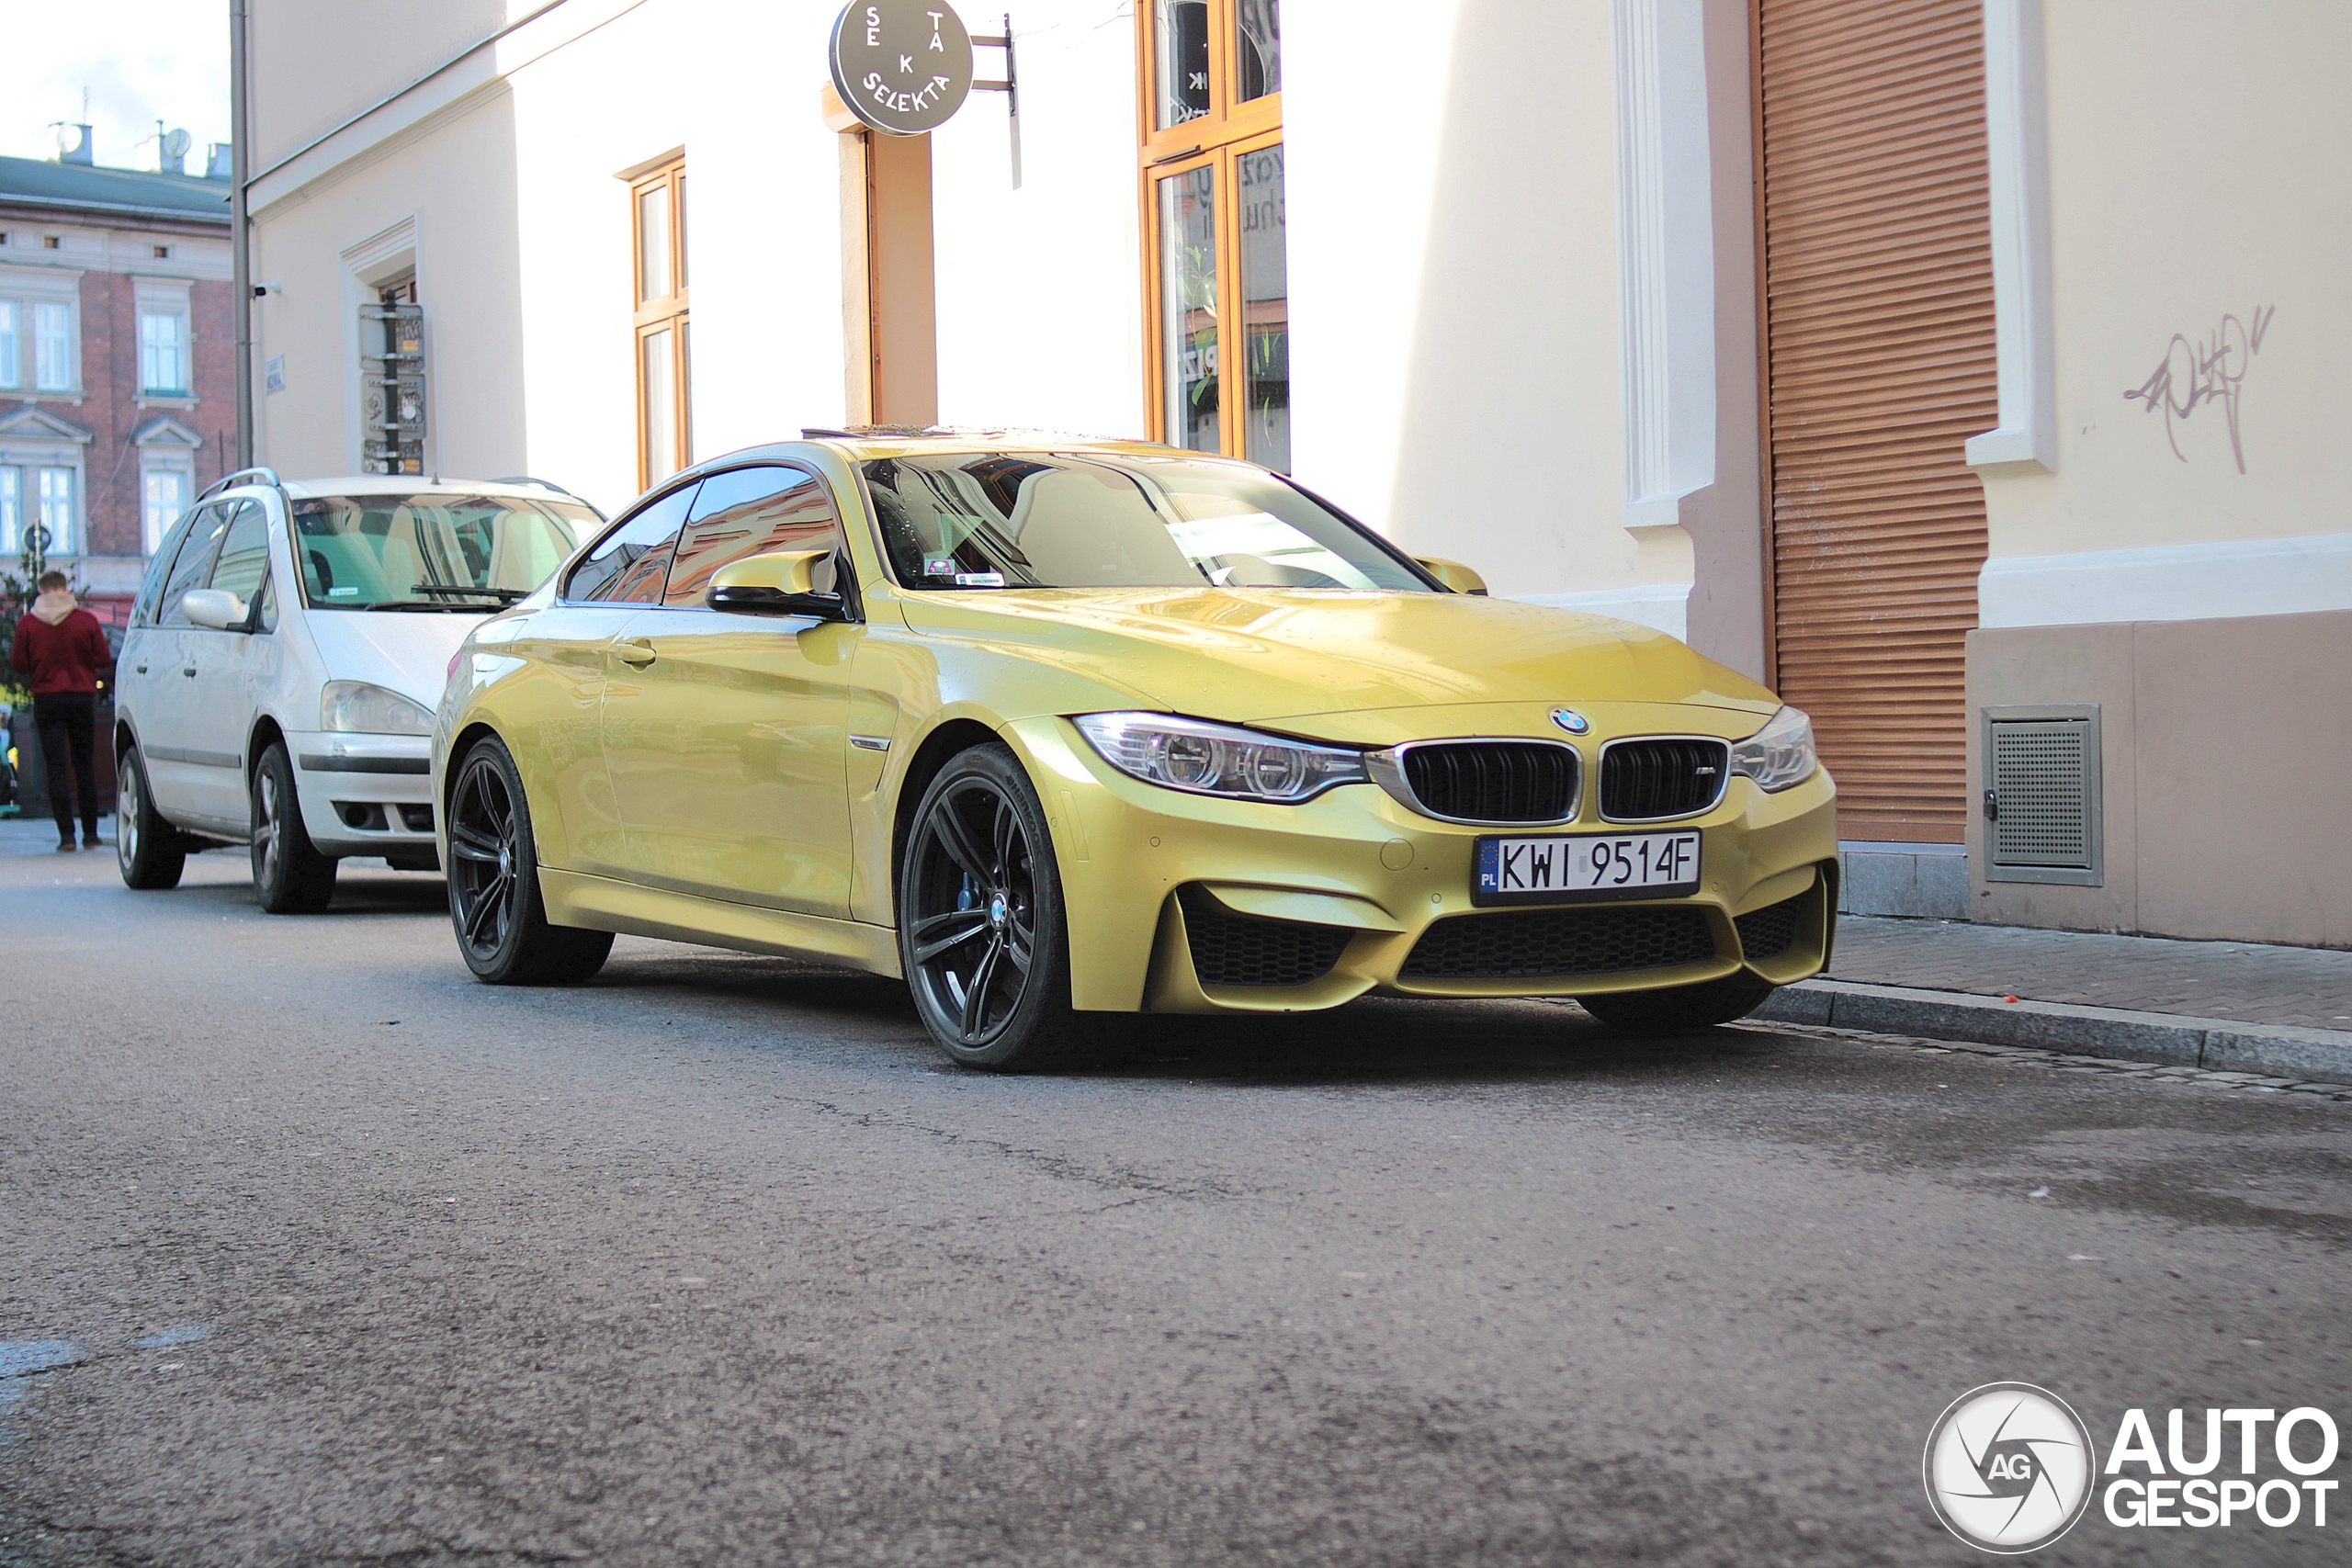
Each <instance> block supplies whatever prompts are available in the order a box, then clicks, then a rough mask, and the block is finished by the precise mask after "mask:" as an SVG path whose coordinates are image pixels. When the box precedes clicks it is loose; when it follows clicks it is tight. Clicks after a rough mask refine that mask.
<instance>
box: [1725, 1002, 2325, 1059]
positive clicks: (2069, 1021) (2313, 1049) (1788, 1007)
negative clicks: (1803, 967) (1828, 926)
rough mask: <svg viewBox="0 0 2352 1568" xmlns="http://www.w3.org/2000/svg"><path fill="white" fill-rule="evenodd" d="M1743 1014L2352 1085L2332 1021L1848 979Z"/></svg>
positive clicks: (1792, 1021) (1844, 1027)
mask: <svg viewBox="0 0 2352 1568" xmlns="http://www.w3.org/2000/svg"><path fill="white" fill-rule="evenodd" d="M1748 1016H1749V1017H1751V1018H1755V1019H1759V1020H1762V1021H1767V1022H1772V1023H1810V1024H1817V1025H1822V1026H1825V1027H1827V1028H1833V1029H1861V1030H1868V1031H1870V1032H1872V1033H1875V1034H1917V1035H1925V1036H1927V1037H1928V1038H1930V1039H1941V1040H1969V1041H1974V1042H1976V1043H1979V1044H1985V1045H2023V1046H2029V1047H2031V1048H2033V1049H2035V1050H2041V1051H2061V1052H2073V1053H2075V1054H2077V1055H2097V1056H2112V1057H2117V1058H2120V1059H2121V1060H2124V1061H2128V1062H2163V1063H2165V1064H2168V1065H2171V1066H2184V1067H2204V1068H2208V1069H2214V1070H2222V1071H2234V1072H2247V1073H2262V1074H2266V1075H2269V1076H2272V1077H2288V1078H2296V1079H2309V1080H2316V1081H2319V1082H2324V1083H2342V1084H2352V1033H2346V1032H2344V1031H2342V1030H2335V1029H2293V1028H2289V1027H2288V1026H2286V1025H2284V1024H2249V1023H2243V1022H2237V1021H2231V1020H2227V1019H2218V1018H2188V1017H2184V1016H2182V1015H2180V1014H2178V1013H2166V1012H2131V1011H2128V1010H2124V1009H2121V1008H2096V1007H2078V1006H2075V1005H2073V1004H2070V1003H2065V1002H2005V1001H2003V1000H2002V999H2001V998H1998V997H1973V996H1970V995H1968V994H1966V993H1965V992H1962V991H1920V990H1913V989H1910V988H1908V987H1903V986H1865V985H1861V984H1860V983H1858V982H1855V981H1851V980H1806V981H1804V982H1802V983H1801V984H1798V985H1794V986H1784V987H1781V989H1780V990H1777V991H1775V992H1773V993H1772V995H1771V996H1770V998H1768V999H1767V1000H1766V1001H1765V1003H1764V1005H1763V1006H1762V1007H1759V1008H1758V1009H1757V1010H1755V1011H1754V1012H1753V1013H1751V1014H1749V1015H1748Z"/></svg>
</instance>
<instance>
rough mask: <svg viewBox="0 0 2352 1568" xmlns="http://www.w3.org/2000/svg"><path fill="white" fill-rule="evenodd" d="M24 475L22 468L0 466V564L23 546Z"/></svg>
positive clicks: (13, 557) (11, 558) (14, 556)
mask: <svg viewBox="0 0 2352 1568" xmlns="http://www.w3.org/2000/svg"><path fill="white" fill-rule="evenodd" d="M24 475H25V471H24V470H23V469H22V468H7V467H0V564H4V563H5V561H6V560H13V559H15V558H16V556H17V552H18V551H20V550H22V549H23V548H24V547H25V535H24V518H25V511H24V507H25V502H24V483H25V477H24Z"/></svg>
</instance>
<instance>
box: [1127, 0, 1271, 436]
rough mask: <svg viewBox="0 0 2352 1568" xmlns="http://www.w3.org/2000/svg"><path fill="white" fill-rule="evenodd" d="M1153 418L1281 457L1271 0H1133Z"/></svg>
mask: <svg viewBox="0 0 2352 1568" xmlns="http://www.w3.org/2000/svg"><path fill="white" fill-rule="evenodd" d="M1136 16H1137V25H1138V26H1139V27H1140V28H1142V32H1143V41H1142V46H1141V47H1142V49H1143V52H1144V59H1145V61H1146V62H1147V66H1146V76H1147V79H1148V81H1149V83H1150V91H1149V92H1148V94H1147V95H1146V98H1145V102H1144V105H1143V114H1144V123H1143V126H1142V169H1143V185H1144V223H1145V227H1146V229H1147V231H1148V233H1149V235H1150V257H1151V261H1150V265H1149V266H1148V268H1147V273H1146V276H1145V279H1144V291H1145V298H1146V302H1147V310H1148V316H1149V319H1150V321H1151V322H1152V332H1151V343H1150V345H1149V350H1148V357H1149V364H1150V375H1151V378H1152V388H1151V405H1152V406H1151V418H1152V424H1153V428H1154V430H1155V432H1156V434H1158V435H1159V438H1160V439H1161V440H1163V441H1166V442H1168V443H1169V444H1170V445H1171V446H1189V447H1192V448H1193V449H1194V450H1196V451H1202V452H1225V453H1229V454H1232V455H1234V456H1238V457H1248V458H1249V459H1250V461H1252V462H1257V463H1263V464H1265V465H1266V466H1267V467H1268V468H1278V469H1284V470H1287V469H1288V468H1289V467H1290V279H1289V270H1288V266H1287V265H1286V262H1285V252H1286V250H1287V245H1286V243H1285V240H1284V234H1285V210H1284V203H1283V98H1282V87H1283V57H1282V13H1281V0H1151V3H1150V4H1149V5H1148V6H1141V5H1139V6H1137V7H1136Z"/></svg>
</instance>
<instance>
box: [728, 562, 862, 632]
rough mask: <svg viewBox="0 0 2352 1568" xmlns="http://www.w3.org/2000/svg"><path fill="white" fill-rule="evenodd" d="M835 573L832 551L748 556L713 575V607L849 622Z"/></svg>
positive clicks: (751, 612)
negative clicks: (834, 587) (836, 586)
mask: <svg viewBox="0 0 2352 1568" xmlns="http://www.w3.org/2000/svg"><path fill="white" fill-rule="evenodd" d="M835 570H836V568H835V566H834V562H833V552H832V551H831V550H774V551H771V552H769V553H768V554H766V555H760V556H745V557H744V558H742V559H741V560H733V561H729V562H728V563H727V564H726V565H725V566H722V567H720V568H719V569H718V570H717V571H716V572H714V573H712V574H711V579H710V590H709V594H708V597H709V600H710V607H711V608H712V609H714V610H734V611H738V612H742V613H748V614H751V615H814V616H816V617H817V619H819V620H820V621H842V620H847V619H848V618H849V608H848V606H847V604H844V603H843V601H842V596H841V595H840V594H839V593H836V592H833V578H834V572H835Z"/></svg>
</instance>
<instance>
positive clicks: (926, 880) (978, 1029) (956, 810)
mask: <svg viewBox="0 0 2352 1568" xmlns="http://www.w3.org/2000/svg"><path fill="white" fill-rule="evenodd" d="M899 962H900V964H901V966H902V967H903V968H904V969H905V971H906V976H907V984H908V985H909V987H911V988H912V989H913V991H914V996H915V1010H916V1011H917V1012H918V1013H920V1014H921V1015H922V1021H923V1025H924V1027H925V1028H927V1029H929V1030H930V1031H931V1034H932V1038H933V1039H934V1040H936V1041H938V1042H939V1043H940V1045H941V1046H942V1047H943V1048H944V1050H945V1051H946V1052H947V1054H948V1055H950V1056H952V1057H954V1058H955V1059H956V1061H957V1062H959V1063H961V1064H963V1065H964V1066H971V1067H985V1068H989V1069H992V1070H995V1071H998V1072H1031V1071H1035V1070H1037V1069H1039V1068H1043V1067H1053V1066H1067V1065H1069V1064H1071V1063H1073V1062H1075V1061H1077V1060H1079V1059H1080V1058H1081V1057H1090V1058H1096V1059H1099V1058H1100V1057H1101V1056H1102V1055H1103V1054H1104V1053H1103V1050H1102V1049H1101V1047H1100V1045H1099V1044H1093V1043H1090V1042H1089V1041H1088V1040H1086V1039H1085V1037H1084V1036H1085V1033H1086V1031H1084V1030H1083V1029H1082V1028H1081V1019H1082V1018H1084V1017H1086V1016H1088V1015H1080V1014H1077V1013H1073V1012H1072V1011H1071V1010H1070V1005H1069V934H1068V932H1067V931H1066V930H1065V928H1064V924H1063V919H1062V896H1061V879H1060V875H1059V873H1058V871H1057V867H1056V865H1055V862H1054V850H1053V840H1052V839H1051V838H1050V837H1049V836H1048V834H1047V831H1046V818H1045V812H1044V810H1043V809H1042V808H1041V807H1039V806H1038V804H1037V793H1036V791H1035V789H1034V788H1033V787H1032V786H1031V784H1030V783H1029V779H1028V775H1027V773H1025V772H1023V769H1022V766H1021V763H1020V761H1019V760H1018V759H1017V758H1015V757H1014V756H1013V755H1012V752H1011V751H1009V750H1006V749H1005V748H1004V747H1002V746H994V745H990V746H978V747H975V748H973V749H972V750H968V751H965V752H963V753H961V754H959V755H957V756H956V757H955V758H954V759H952V760H951V761H949V762H948V764H947V765H946V766H945V767H944V768H943V769H941V770H940V772H939V774H938V776H937V777H936V778H934V779H933V780H932V783H931V787H930V788H929V789H927V790H925V791H924V792H923V797H922V804H921V805H920V806H918V807H916V809H915V815H914V821H913V826H912V827H911V828H910V829H909V831H908V834H907V843H906V853H905V856H904V858H903V859H902V861H901V862H900V869H899ZM1109 1019H1110V1015H1103V1021H1105V1022H1108V1021H1109Z"/></svg>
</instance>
